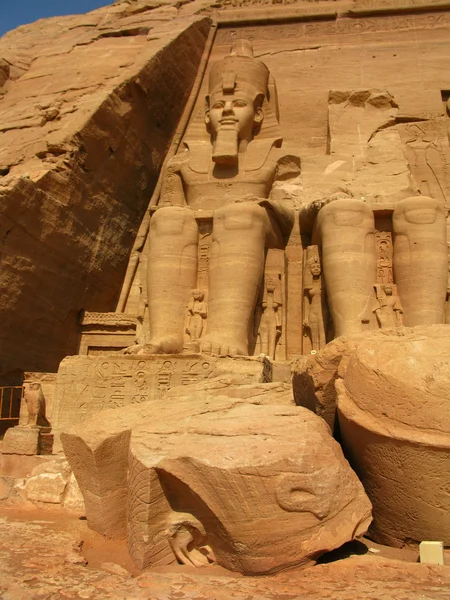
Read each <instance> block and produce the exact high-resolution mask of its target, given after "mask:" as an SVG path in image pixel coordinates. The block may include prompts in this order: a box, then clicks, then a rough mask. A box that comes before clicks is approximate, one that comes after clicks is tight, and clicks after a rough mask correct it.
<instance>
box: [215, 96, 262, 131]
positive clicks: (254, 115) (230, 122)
mask: <svg viewBox="0 0 450 600" xmlns="http://www.w3.org/2000/svg"><path fill="white" fill-rule="evenodd" d="M262 119H263V113H262V110H261V108H260V107H256V108H255V103H254V101H253V99H252V98H250V97H248V96H246V95H245V94H243V93H241V94H236V95H235V94H233V95H232V94H223V93H219V94H214V96H212V97H211V99H210V108H209V109H208V110H207V111H206V113H205V122H206V124H207V125H208V126H210V127H211V132H212V134H213V136H214V137H215V136H216V135H217V133H218V132H219V131H220V130H222V129H233V130H237V132H238V137H239V139H240V140H247V141H250V140H251V139H252V137H253V129H254V127H255V125H256V124H259V123H261V122H262Z"/></svg>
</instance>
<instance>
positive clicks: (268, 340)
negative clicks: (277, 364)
mask: <svg viewBox="0 0 450 600" xmlns="http://www.w3.org/2000/svg"><path fill="white" fill-rule="evenodd" d="M282 305H283V303H282V301H281V294H280V290H279V289H278V286H277V282H276V280H275V279H273V278H272V277H269V278H268V279H267V280H266V281H265V284H264V294H263V299H262V302H261V305H260V308H259V313H260V319H259V329H258V336H259V344H260V352H261V353H262V354H265V355H266V356H269V357H270V358H271V359H272V360H274V359H275V350H276V347H277V343H278V340H279V339H280V336H281V328H282V320H281V307H282Z"/></svg>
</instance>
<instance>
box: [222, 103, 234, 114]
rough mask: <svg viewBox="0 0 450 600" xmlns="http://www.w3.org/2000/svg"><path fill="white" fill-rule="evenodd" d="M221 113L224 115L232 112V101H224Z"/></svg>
mask: <svg viewBox="0 0 450 600" xmlns="http://www.w3.org/2000/svg"><path fill="white" fill-rule="evenodd" d="M222 114H223V115H224V116H227V115H232V114H234V110H233V103H232V102H226V103H225V106H224V107H223V110H222Z"/></svg>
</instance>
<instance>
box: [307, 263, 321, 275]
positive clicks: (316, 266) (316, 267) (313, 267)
mask: <svg viewBox="0 0 450 600" xmlns="http://www.w3.org/2000/svg"><path fill="white" fill-rule="evenodd" d="M309 269H310V271H311V273H312V274H313V275H314V277H318V276H319V275H320V274H321V272H322V269H321V267H320V263H319V262H318V261H316V260H315V261H312V262H311V263H309Z"/></svg>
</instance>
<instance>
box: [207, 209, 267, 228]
mask: <svg viewBox="0 0 450 600" xmlns="http://www.w3.org/2000/svg"><path fill="white" fill-rule="evenodd" d="M267 220H268V217H267V213H266V211H265V209H264V208H262V206H259V204H256V203H253V202H239V203H236V204H230V205H228V206H224V207H222V208H220V209H218V210H217V211H216V212H215V213H214V223H215V225H216V227H217V228H223V229H227V230H239V229H241V230H242V229H244V230H248V229H254V228H258V229H260V228H261V227H264V226H265V225H266V224H267Z"/></svg>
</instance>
